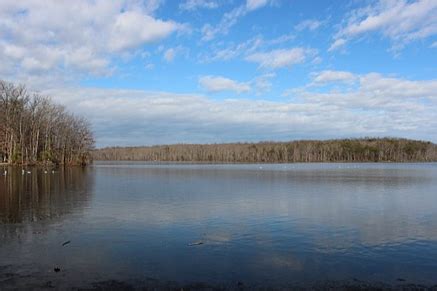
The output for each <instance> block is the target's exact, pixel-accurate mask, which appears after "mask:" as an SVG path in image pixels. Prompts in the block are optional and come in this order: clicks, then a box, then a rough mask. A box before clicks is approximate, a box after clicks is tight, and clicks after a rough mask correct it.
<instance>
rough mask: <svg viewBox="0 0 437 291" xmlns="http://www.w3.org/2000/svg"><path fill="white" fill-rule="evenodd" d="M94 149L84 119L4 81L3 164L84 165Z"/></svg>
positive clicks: (0, 109) (0, 106) (0, 118)
mask: <svg viewBox="0 0 437 291" xmlns="http://www.w3.org/2000/svg"><path fill="white" fill-rule="evenodd" d="M93 146H94V139H93V135H92V132H91V130H90V125H89V123H88V122H87V121H86V120H85V119H84V118H82V117H78V116H75V115H73V114H71V113H69V112H67V111H66V109H65V108H64V107H63V106H61V105H58V104H54V103H53V102H52V101H51V99H50V98H48V97H45V96H42V95H40V94H37V93H29V92H28V90H27V89H26V87H25V86H22V85H15V84H12V83H8V82H4V81H1V80H0V162H3V163H8V164H39V163H44V164H63V165H73V164H82V165H83V164H86V163H87V162H88V161H89V160H90V158H91V155H90V152H91V150H92V149H93Z"/></svg>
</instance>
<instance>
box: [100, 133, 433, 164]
mask: <svg viewBox="0 0 437 291" xmlns="http://www.w3.org/2000/svg"><path fill="white" fill-rule="evenodd" d="M92 155H93V158H94V159H95V160H126V161H165V162H167V161H169V162H170V161H175V162H219V163H297V162H431V161H437V145H436V144H433V143H431V142H426V141H417V140H408V139H398V138H362V139H338V140H323V141H322V140H301V141H290V142H260V143H229V144H175V145H162V146H149V147H109V148H103V149H98V150H95V151H93V153H92Z"/></svg>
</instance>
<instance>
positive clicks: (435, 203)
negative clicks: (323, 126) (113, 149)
mask: <svg viewBox="0 0 437 291" xmlns="http://www.w3.org/2000/svg"><path fill="white" fill-rule="evenodd" d="M1 172H2V173H3V171H1ZM30 172H31V173H30V174H28V173H27V169H26V172H25V173H24V174H22V170H21V168H9V169H8V174H7V175H6V176H0V287H4V288H8V287H22V288H27V287H31V286H38V287H41V286H49V287H50V286H55V287H59V288H62V287H70V286H77V287H80V286H87V284H91V283H93V282H98V281H105V280H119V281H132V280H143V279H146V278H149V279H150V278H153V279H156V280H159V281H173V282H178V283H180V284H186V283H191V282H206V283H207V284H211V285H216V284H217V285H223V284H224V285H233V284H235V283H236V282H243V283H245V284H246V285H250V286H268V287H281V286H290V284H291V285H295V284H300V285H305V284H312V283H313V282H316V281H319V282H320V281H324V280H334V281H335V280H339V281H342V280H363V281H366V282H384V283H387V284H395V283H396V282H399V281H402V282H408V283H416V284H436V283H437V164H435V163H429V164H278V165H265V164H263V165H199V164H149V163H141V162H99V163H96V164H94V165H92V166H90V167H88V168H85V169H82V168H70V169H66V170H56V171H55V172H54V173H52V172H51V170H48V171H47V173H45V172H44V169H30ZM200 242H201V243H202V244H199V245H194V246H191V245H190V244H192V243H200ZM64 243H67V244H66V245H64V246H63V244H64ZM55 267H59V268H60V269H61V271H60V272H54V268H55ZM44 284H45V285H44Z"/></svg>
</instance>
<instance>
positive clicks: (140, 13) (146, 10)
mask: <svg viewBox="0 0 437 291" xmlns="http://www.w3.org/2000/svg"><path fill="white" fill-rule="evenodd" d="M159 2H160V1H157V0H149V1H134V0H123V1H104V0H96V1H86V0H77V1H73V2H72V1H66V0H60V1H57V0H48V1H37V0H29V1H12V0H3V1H1V2H0V35H2V36H7V37H1V39H0V61H2V66H3V68H2V70H0V73H2V72H8V75H7V76H6V77H7V78H9V79H10V78H11V77H13V76H14V75H15V76H20V77H24V78H36V75H34V74H33V73H34V72H43V71H49V70H50V71H51V74H53V75H58V76H59V75H62V74H63V75H64V77H65V78H69V75H72V74H73V75H74V74H76V73H86V74H108V72H111V71H112V68H111V63H112V59H113V58H114V57H115V58H116V57H120V56H122V55H123V54H124V53H126V52H127V51H129V50H134V49H137V48H139V47H141V46H143V45H145V44H149V43H153V42H156V41H159V40H161V39H163V38H165V37H168V36H169V35H170V34H171V33H172V32H175V31H177V30H180V29H182V28H183V26H182V25H180V24H178V23H176V22H173V21H171V20H161V19H157V18H155V17H154V16H153V13H154V11H155V10H156V9H157V8H158V6H159ZM7 59H9V60H10V61H5V60H7ZM5 66H8V67H7V68H5ZM32 74H33V75H32ZM4 76H5V75H4V74H2V76H0V77H4Z"/></svg>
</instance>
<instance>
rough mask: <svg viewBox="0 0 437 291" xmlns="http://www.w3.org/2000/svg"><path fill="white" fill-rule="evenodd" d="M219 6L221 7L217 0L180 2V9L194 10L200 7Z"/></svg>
mask: <svg viewBox="0 0 437 291" xmlns="http://www.w3.org/2000/svg"><path fill="white" fill-rule="evenodd" d="M217 7H219V4H218V3H217V1H213V0H186V1H185V2H182V3H181V4H179V8H180V9H182V10H188V11H193V10H197V9H200V8H205V9H214V8H217Z"/></svg>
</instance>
